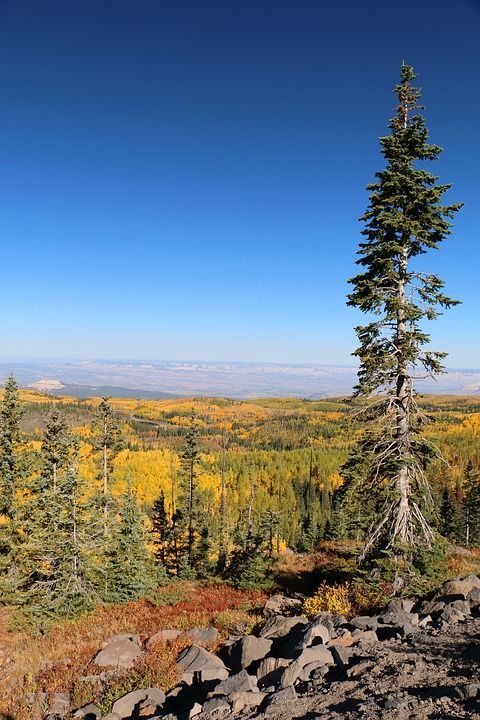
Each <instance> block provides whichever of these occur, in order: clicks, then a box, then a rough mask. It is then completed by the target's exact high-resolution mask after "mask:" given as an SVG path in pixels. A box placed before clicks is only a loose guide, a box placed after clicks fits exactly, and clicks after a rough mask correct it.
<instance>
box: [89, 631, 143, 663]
mask: <svg viewBox="0 0 480 720" xmlns="http://www.w3.org/2000/svg"><path fill="white" fill-rule="evenodd" d="M133 638H138V635H136V636H132V635H117V636H115V637H113V638H110V640H108V641H107V642H106V643H104V644H103V649H102V650H100V652H99V653H97V655H96V657H95V659H94V663H95V665H98V666H99V667H115V668H122V669H128V668H131V667H133V665H134V664H135V662H136V661H137V660H138V658H140V657H142V655H143V652H142V649H141V647H140V645H139V641H140V639H139V640H138V642H137V641H136V640H135V639H133Z"/></svg>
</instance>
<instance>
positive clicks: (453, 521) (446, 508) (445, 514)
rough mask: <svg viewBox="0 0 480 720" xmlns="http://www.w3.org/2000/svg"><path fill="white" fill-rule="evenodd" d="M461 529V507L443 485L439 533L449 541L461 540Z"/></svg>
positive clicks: (454, 496) (453, 495)
mask: <svg viewBox="0 0 480 720" xmlns="http://www.w3.org/2000/svg"><path fill="white" fill-rule="evenodd" d="M462 530H463V528H462V508H461V506H460V504H459V503H458V500H457V497H456V495H455V494H454V493H452V492H451V491H450V490H449V488H448V487H447V486H445V487H444V488H443V492H442V500H441V503H440V534H441V535H443V537H444V538H446V539H447V540H450V542H453V543H456V542H462V541H463V532H462Z"/></svg>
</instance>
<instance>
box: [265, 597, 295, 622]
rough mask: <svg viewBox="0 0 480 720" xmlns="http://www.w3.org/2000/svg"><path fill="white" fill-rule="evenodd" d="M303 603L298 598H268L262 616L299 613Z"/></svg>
mask: <svg viewBox="0 0 480 720" xmlns="http://www.w3.org/2000/svg"><path fill="white" fill-rule="evenodd" d="M302 604H303V601H302V600H301V599H300V598H289V597H286V596H285V595H279V594H277V595H272V596H271V597H269V598H268V600H267V602H266V603H265V606H264V608H263V614H264V615H265V616H266V617H270V616H271V615H291V614H292V613H293V612H295V611H297V612H298V611H299V610H300V609H301V607H302Z"/></svg>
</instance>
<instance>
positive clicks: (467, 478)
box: [463, 461, 480, 547]
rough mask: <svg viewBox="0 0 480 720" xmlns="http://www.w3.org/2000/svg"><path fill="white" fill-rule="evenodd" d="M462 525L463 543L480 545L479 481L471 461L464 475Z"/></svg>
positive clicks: (468, 545)
mask: <svg viewBox="0 0 480 720" xmlns="http://www.w3.org/2000/svg"><path fill="white" fill-rule="evenodd" d="M463 525H464V543H465V545H466V546H467V547H470V546H473V547H478V546H479V545H480V481H479V477H478V473H477V472H476V471H475V468H474V466H473V463H472V462H471V461H469V462H468V463H467V466H466V468H465V475H464V501H463Z"/></svg>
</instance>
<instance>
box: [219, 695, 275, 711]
mask: <svg viewBox="0 0 480 720" xmlns="http://www.w3.org/2000/svg"><path fill="white" fill-rule="evenodd" d="M265 697H266V695H265V693H263V692H234V693H230V695H229V697H228V699H229V701H230V702H231V703H232V712H233V713H239V712H242V710H244V709H245V708H252V707H258V706H259V705H261V704H262V702H263V701H264V699H265Z"/></svg>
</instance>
